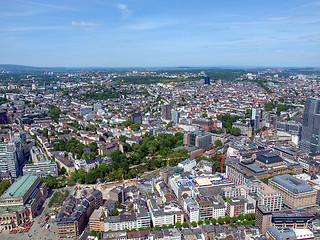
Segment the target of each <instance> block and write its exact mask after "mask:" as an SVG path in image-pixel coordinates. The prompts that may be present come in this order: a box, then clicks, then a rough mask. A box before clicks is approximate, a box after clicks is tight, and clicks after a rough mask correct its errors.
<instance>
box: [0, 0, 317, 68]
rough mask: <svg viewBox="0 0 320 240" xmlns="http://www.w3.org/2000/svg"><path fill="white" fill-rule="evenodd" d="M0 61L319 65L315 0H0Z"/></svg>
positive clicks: (37, 63) (104, 64) (70, 64)
mask: <svg viewBox="0 0 320 240" xmlns="http://www.w3.org/2000/svg"><path fill="white" fill-rule="evenodd" d="M0 63H2V64H7V63H8V64H22V65H29V66H49V67H56V66H65V67H90V66H97V67H152V66H169V67H170V66H269V67H275V66H283V67H290V66H297V67H304V66H315V67H320V0H317V1H315V0H313V1H309V0H277V1H274V0H226V1H222V0H219V1H217V0H198V1H196V0H171V1H169V0H157V1H155V0H30V1H29V0H0Z"/></svg>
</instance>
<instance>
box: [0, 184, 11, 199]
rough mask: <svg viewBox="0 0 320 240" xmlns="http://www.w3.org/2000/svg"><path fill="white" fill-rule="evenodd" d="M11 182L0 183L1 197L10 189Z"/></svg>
mask: <svg viewBox="0 0 320 240" xmlns="http://www.w3.org/2000/svg"><path fill="white" fill-rule="evenodd" d="M10 185H11V183H10V181H2V182H0V196H1V195H2V194H3V193H4V192H5V191H6V190H7V189H8V188H9V187H10Z"/></svg>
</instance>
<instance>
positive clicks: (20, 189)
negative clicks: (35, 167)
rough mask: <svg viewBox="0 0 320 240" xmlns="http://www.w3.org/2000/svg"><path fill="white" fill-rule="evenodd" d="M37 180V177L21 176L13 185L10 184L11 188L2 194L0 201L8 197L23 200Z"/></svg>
mask: <svg viewBox="0 0 320 240" xmlns="http://www.w3.org/2000/svg"><path fill="white" fill-rule="evenodd" d="M37 179H38V177H37V176H29V175H26V176H22V177H21V178H19V179H18V180H17V181H16V182H15V183H14V184H12V186H11V187H10V188H9V189H8V190H7V191H5V192H4V193H3V194H2V196H1V197H0V199H4V198H10V197H12V198H23V197H24V196H25V194H26V193H27V191H28V190H29V189H30V188H31V186H32V185H33V184H34V182H35V181H36V180H37Z"/></svg>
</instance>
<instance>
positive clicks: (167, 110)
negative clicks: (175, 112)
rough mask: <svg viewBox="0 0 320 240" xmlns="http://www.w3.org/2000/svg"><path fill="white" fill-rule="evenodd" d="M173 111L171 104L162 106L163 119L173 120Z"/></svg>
mask: <svg viewBox="0 0 320 240" xmlns="http://www.w3.org/2000/svg"><path fill="white" fill-rule="evenodd" d="M171 110H172V106H171V105H170V104H166V105H162V110H161V117H162V119H163V120H170V121H171V119H172V116H171Z"/></svg>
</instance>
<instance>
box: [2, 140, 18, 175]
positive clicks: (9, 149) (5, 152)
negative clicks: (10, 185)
mask: <svg viewBox="0 0 320 240" xmlns="http://www.w3.org/2000/svg"><path fill="white" fill-rule="evenodd" d="M0 172H9V173H10V174H11V177H14V178H16V177H18V176H19V175H20V172H19V162H18V157H17V149H16V146H15V144H14V143H13V142H10V143H7V144H1V146H0Z"/></svg>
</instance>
